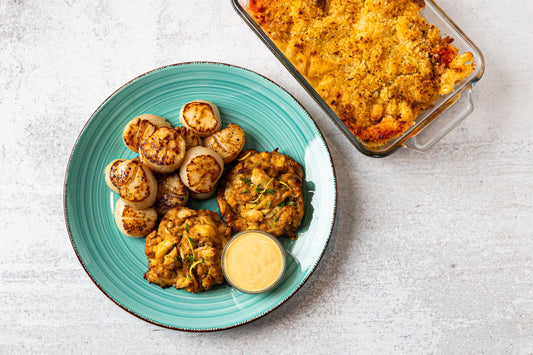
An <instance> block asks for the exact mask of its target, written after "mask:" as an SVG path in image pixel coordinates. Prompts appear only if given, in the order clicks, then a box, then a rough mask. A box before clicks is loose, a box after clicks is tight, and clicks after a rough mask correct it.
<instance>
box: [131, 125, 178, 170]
mask: <svg viewBox="0 0 533 355" xmlns="http://www.w3.org/2000/svg"><path fill="white" fill-rule="evenodd" d="M185 151H186V145H185V140H184V139H183V137H182V136H181V135H180V134H179V133H178V132H177V131H176V130H175V129H172V128H168V127H160V128H158V129H156V130H155V131H154V132H153V133H152V134H151V135H150V136H149V137H148V138H146V139H145V140H144V141H143V143H142V144H141V145H140V146H139V155H140V157H141V162H142V163H143V164H146V166H148V167H149V168H150V169H152V170H153V171H156V172H158V173H170V172H172V171H174V170H176V169H178V168H179V167H180V165H181V162H182V161H183V158H184V156H185Z"/></svg>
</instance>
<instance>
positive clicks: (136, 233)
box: [115, 200, 157, 238]
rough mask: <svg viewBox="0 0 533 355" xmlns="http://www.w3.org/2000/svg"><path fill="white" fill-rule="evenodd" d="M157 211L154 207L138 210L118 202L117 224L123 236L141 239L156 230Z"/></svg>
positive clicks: (116, 211) (116, 208) (116, 210)
mask: <svg viewBox="0 0 533 355" xmlns="http://www.w3.org/2000/svg"><path fill="white" fill-rule="evenodd" d="M156 222H157V211H156V209H155V208H154V207H149V208H146V209H136V208H133V207H130V206H127V205H126V204H125V203H124V201H122V200H118V201H117V204H116V205H115V223H116V224H117V227H118V229H120V231H121V232H122V234H124V235H126V236H128V237H133V238H139V237H144V236H145V235H147V234H148V233H150V232H151V231H153V230H154V229H155V225H156Z"/></svg>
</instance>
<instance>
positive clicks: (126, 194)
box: [106, 158, 157, 209]
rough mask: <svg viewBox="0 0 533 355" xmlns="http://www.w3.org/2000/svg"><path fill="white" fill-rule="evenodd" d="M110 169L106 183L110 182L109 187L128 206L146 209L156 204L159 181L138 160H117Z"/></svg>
mask: <svg viewBox="0 0 533 355" xmlns="http://www.w3.org/2000/svg"><path fill="white" fill-rule="evenodd" d="M108 167H109V173H106V181H108V180H109V183H108V185H109V186H110V187H111V189H112V190H113V191H116V192H118V194H119V195H120V198H121V199H122V200H123V201H124V203H125V204H126V205H127V206H130V207H133V208H137V209H144V208H148V207H150V206H151V205H153V204H154V202H155V198H156V196H157V180H156V179H155V177H154V174H152V172H151V171H150V169H148V168H147V167H146V166H144V165H143V164H142V163H141V162H140V161H139V159H138V158H135V159H132V160H127V159H117V160H115V161H113V162H112V163H111V164H109V165H108ZM106 170H107V168H106ZM112 186H113V187H115V188H116V189H114V188H113V187H112ZM117 190H118V191H117Z"/></svg>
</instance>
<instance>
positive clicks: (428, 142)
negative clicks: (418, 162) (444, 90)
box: [404, 85, 474, 152]
mask: <svg viewBox="0 0 533 355" xmlns="http://www.w3.org/2000/svg"><path fill="white" fill-rule="evenodd" d="M472 111H474V100H473V98H472V86H470V85H469V86H468V87H467V88H466V89H465V90H464V91H463V92H462V93H461V97H460V98H459V99H458V100H457V101H456V102H455V103H454V104H453V105H452V106H451V107H449V108H448V109H447V110H446V111H445V112H443V113H442V114H440V115H439V116H438V118H437V119H435V120H434V121H433V122H431V123H430V124H429V125H427V126H426V127H424V128H423V129H422V130H421V131H420V132H418V133H417V134H416V135H415V136H414V137H412V138H410V139H409V140H408V141H407V142H405V143H404V147H405V148H408V149H410V150H414V151H417V152H425V151H426V150H428V149H429V148H431V147H432V146H433V145H434V144H435V143H437V142H438V141H439V140H441V139H442V137H444V136H445V135H446V134H448V132H450V131H451V130H452V129H454V128H455V126H457V125H458V124H459V123H461V121H463V120H464V119H465V118H466V117H467V116H468V115H470V114H471V113H472Z"/></svg>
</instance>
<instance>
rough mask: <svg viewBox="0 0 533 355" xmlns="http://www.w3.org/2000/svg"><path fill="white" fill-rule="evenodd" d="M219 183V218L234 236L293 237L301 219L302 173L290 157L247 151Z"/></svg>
mask: <svg viewBox="0 0 533 355" xmlns="http://www.w3.org/2000/svg"><path fill="white" fill-rule="evenodd" d="M237 159H238V160H240V161H239V163H238V164H237V165H235V166H234V167H233V168H232V169H231V170H230V171H228V172H227V173H226V174H225V175H224V176H223V177H222V179H221V181H220V184H219V187H218V195H217V201H218V206H219V208H220V214H221V215H222V216H223V217H224V220H225V221H226V223H227V224H228V225H229V226H230V227H231V228H233V230H234V231H235V232H240V231H242V230H246V229H261V230H264V231H266V232H269V233H272V234H273V235H275V236H277V237H279V236H281V235H286V236H288V237H290V238H295V237H296V229H297V228H298V226H299V225H300V223H301V222H302V218H303V216H304V198H303V190H302V184H303V170H302V167H301V166H300V164H298V163H297V162H296V161H294V160H293V159H292V158H291V157H289V156H287V155H284V154H281V153H279V152H278V151H277V150H274V151H273V152H261V153H259V152H257V151H255V150H247V151H244V152H241V154H240V155H239V157H238V158H237Z"/></svg>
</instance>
